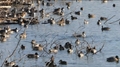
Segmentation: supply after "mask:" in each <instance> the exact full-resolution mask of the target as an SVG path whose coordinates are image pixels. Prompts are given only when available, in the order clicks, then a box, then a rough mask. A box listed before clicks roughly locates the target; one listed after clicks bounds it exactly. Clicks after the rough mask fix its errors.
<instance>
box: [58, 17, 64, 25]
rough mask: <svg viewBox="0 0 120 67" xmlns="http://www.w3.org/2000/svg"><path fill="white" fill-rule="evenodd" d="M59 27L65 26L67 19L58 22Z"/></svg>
mask: <svg viewBox="0 0 120 67" xmlns="http://www.w3.org/2000/svg"><path fill="white" fill-rule="evenodd" d="M58 25H59V26H64V25H65V19H64V18H62V19H61V20H60V21H58Z"/></svg>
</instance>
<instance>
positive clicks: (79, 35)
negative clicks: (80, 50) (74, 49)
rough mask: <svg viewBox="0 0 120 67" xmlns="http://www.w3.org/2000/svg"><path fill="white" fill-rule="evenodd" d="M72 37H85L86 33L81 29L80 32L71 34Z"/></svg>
mask: <svg viewBox="0 0 120 67" xmlns="http://www.w3.org/2000/svg"><path fill="white" fill-rule="evenodd" d="M73 36H74V37H83V38H85V37H86V34H85V32H84V31H83V32H82V34H73Z"/></svg>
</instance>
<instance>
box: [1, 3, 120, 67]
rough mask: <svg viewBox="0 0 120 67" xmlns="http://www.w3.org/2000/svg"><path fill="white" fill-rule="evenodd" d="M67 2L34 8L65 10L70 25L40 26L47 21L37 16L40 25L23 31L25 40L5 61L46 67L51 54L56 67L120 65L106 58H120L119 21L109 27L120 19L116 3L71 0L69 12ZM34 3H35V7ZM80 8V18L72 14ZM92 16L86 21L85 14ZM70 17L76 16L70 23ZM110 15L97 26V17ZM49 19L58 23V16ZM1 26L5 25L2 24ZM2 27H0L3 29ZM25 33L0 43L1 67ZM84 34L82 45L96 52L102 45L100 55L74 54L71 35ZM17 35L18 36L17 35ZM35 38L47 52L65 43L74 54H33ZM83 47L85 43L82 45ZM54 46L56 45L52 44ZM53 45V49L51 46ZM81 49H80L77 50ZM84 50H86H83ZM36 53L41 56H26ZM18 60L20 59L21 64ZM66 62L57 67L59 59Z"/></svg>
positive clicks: (11, 36)
mask: <svg viewBox="0 0 120 67" xmlns="http://www.w3.org/2000/svg"><path fill="white" fill-rule="evenodd" d="M65 2H66V1H57V2H53V3H54V5H53V6H49V7H48V6H42V5H40V6H37V7H36V8H37V9H38V10H40V9H42V8H44V9H45V10H46V13H47V12H52V11H53V10H54V8H58V7H64V8H65V10H64V12H65V16H63V17H64V18H67V19H68V20H70V24H69V25H65V26H58V25H57V24H55V25H50V24H41V23H42V22H44V21H46V19H48V18H44V19H42V18H40V14H39V13H37V14H36V16H38V17H39V22H40V24H38V25H29V27H28V28H27V30H26V33H27V38H26V39H23V40H21V41H20V44H19V47H18V48H17V50H16V51H15V53H14V54H13V56H12V57H10V58H9V59H8V60H10V61H12V60H16V62H17V63H16V64H18V65H19V66H20V67H45V62H46V61H49V60H50V57H51V56H52V55H54V57H55V64H57V65H58V66H59V67H73V66H74V67H119V66H120V64H119V63H109V62H106V58H107V57H110V56H115V55H118V56H120V52H119V51H120V48H119V47H120V45H119V44H120V41H119V40H120V36H119V34H120V25H119V21H117V22H115V23H112V24H109V23H111V22H113V21H116V20H118V19H120V4H119V1H108V2H107V3H102V2H101V1H81V2H76V1H71V7H70V9H69V10H68V9H67V8H66V5H65ZM113 4H116V7H113V6H112V5H113ZM35 5H36V4H34V6H35ZM81 7H83V8H84V10H83V11H81V13H82V14H81V15H75V14H74V11H79V10H80V8H81ZM70 12H72V14H69V15H66V14H68V13H70ZM89 13H90V14H95V18H91V19H89V18H88V14H89ZM71 15H73V16H76V17H77V18H78V19H77V20H71V17H70V16H71ZM113 15H115V16H114V17H113V18H112V19H111V20H109V21H107V22H106V23H105V24H104V22H105V21H101V22H102V24H101V25H100V26H98V25H97V21H98V19H99V18H100V17H107V18H111V17H112V16H113ZM50 17H53V18H55V19H56V21H58V20H60V19H61V17H60V16H56V15H53V14H51V15H50ZM84 19H86V20H87V21H89V24H87V25H84ZM102 25H103V26H108V27H110V31H103V32H102V31H101V26H102ZM3 26H4V25H3ZM3 26H2V25H1V26H0V27H3ZM10 27H11V28H16V27H17V28H19V29H20V28H21V26H20V25H10ZM23 31H24V28H23V27H22V29H21V30H20V31H19V32H18V33H14V34H12V35H10V38H8V40H7V42H1V44H0V48H1V49H0V52H1V54H0V60H1V61H0V64H1V65H2V63H3V61H4V60H5V58H6V57H8V56H9V55H10V54H11V53H12V51H13V50H14V49H15V47H16V45H17V43H18V40H19V34H21V33H22V32H23ZM83 31H85V32H86V35H87V37H86V38H84V39H83V38H79V39H80V40H81V42H83V41H84V40H86V41H87V42H88V43H89V44H90V45H91V46H96V48H97V49H98V50H99V49H100V48H101V47H102V45H103V44H105V45H104V47H103V49H102V51H101V52H98V53H97V54H95V55H92V54H89V56H88V57H86V56H85V57H83V58H79V57H78V56H77V54H76V49H75V47H74V46H75V40H76V38H74V37H72V34H74V33H75V32H77V33H82V32H83ZM16 35H18V36H16ZM32 39H35V40H36V41H37V43H40V44H42V45H46V44H48V47H47V50H46V51H48V50H49V49H50V45H51V44H52V43H53V42H54V41H56V43H57V44H61V45H64V44H65V43H66V42H71V43H72V45H73V48H74V53H72V54H68V53H67V50H64V51H59V52H58V53H57V54H47V53H46V52H44V51H41V52H39V51H33V50H32V48H31V43H30V42H31V40H32ZM21 44H23V45H25V46H26V49H25V50H23V51H22V50H20V45H21ZM83 45H84V46H86V45H87V44H86V43H84V44H83ZM53 46H55V44H53ZM53 46H52V47H53ZM79 49H80V48H79ZM83 51H85V50H84V49H83ZM35 52H38V53H39V55H40V56H41V57H39V58H38V59H37V60H36V59H28V58H27V57H26V56H25V55H26V54H29V53H35ZM20 58H22V60H21V61H19V60H20ZM60 59H62V60H65V61H67V63H68V64H67V65H59V60H60Z"/></svg>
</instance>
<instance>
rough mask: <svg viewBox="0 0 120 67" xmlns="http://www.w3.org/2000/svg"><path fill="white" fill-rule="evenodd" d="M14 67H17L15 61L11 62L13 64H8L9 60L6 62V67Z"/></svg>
mask: <svg viewBox="0 0 120 67" xmlns="http://www.w3.org/2000/svg"><path fill="white" fill-rule="evenodd" d="M14 65H16V63H15V62H14V61H11V62H8V61H7V60H6V61H5V66H8V67H13V66H14Z"/></svg>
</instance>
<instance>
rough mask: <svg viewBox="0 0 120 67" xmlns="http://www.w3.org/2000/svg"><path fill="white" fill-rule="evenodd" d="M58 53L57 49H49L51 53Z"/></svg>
mask: <svg viewBox="0 0 120 67" xmlns="http://www.w3.org/2000/svg"><path fill="white" fill-rule="evenodd" d="M57 52H58V49H56V48H52V49H49V53H55V54H56V53H57Z"/></svg>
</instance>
